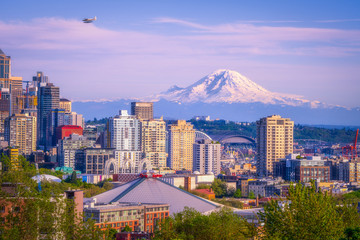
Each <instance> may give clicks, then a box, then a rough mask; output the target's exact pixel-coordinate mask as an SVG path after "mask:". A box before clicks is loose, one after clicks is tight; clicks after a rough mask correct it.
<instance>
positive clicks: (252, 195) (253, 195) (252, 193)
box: [249, 191, 256, 199]
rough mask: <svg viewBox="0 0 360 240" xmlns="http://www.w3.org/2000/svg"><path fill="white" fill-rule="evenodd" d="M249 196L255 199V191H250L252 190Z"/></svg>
mask: <svg viewBox="0 0 360 240" xmlns="http://www.w3.org/2000/svg"><path fill="white" fill-rule="evenodd" d="M249 198H250V199H255V198H256V197H255V194H254V192H253V191H250V192H249Z"/></svg>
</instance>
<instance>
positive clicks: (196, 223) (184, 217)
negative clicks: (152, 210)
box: [154, 208, 254, 240]
mask: <svg viewBox="0 0 360 240" xmlns="http://www.w3.org/2000/svg"><path fill="white" fill-rule="evenodd" d="M253 236H254V227H253V226H252V225H251V224H249V223H248V222H247V221H246V220H244V219H243V218H241V217H239V216H238V215H236V214H234V213H233V212H232V211H231V210H230V209H227V208H223V209H221V210H220V211H218V212H212V213H210V214H209V215H203V214H201V213H199V212H197V211H195V210H194V209H190V208H186V209H185V210H184V211H182V212H179V213H177V214H175V215H174V216H172V217H170V218H168V219H166V220H163V221H162V222H160V225H159V228H158V230H156V231H155V234H154V239H157V240H168V239H184V240H190V239H197V240H217V239H222V240H230V239H231V240H242V239H249V238H251V237H253Z"/></svg>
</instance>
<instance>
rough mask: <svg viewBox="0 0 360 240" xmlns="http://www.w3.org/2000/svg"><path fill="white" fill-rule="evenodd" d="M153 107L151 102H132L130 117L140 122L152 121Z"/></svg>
mask: <svg viewBox="0 0 360 240" xmlns="http://www.w3.org/2000/svg"><path fill="white" fill-rule="evenodd" d="M153 105H154V103H152V102H132V103H131V115H135V116H136V118H138V119H142V120H152V119H153V118H154V109H153Z"/></svg>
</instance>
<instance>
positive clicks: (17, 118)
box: [5, 114, 36, 155]
mask: <svg viewBox="0 0 360 240" xmlns="http://www.w3.org/2000/svg"><path fill="white" fill-rule="evenodd" d="M5 141H8V143H9V146H14V147H16V148H18V149H19V152H20V153H21V154H24V155H30V154H31V152H33V151H36V118H35V117H33V116H28V115H25V114H14V115H12V116H11V117H9V118H7V119H6V120H5Z"/></svg>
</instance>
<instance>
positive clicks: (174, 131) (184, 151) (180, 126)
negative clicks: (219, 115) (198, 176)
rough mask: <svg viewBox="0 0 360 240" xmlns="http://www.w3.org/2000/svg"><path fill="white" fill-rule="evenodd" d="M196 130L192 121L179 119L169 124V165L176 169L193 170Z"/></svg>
mask: <svg viewBox="0 0 360 240" xmlns="http://www.w3.org/2000/svg"><path fill="white" fill-rule="evenodd" d="M194 142H195V130H194V126H193V125H192V124H191V123H187V122H186V121H185V120H178V121H177V123H176V124H171V125H169V156H168V167H170V168H172V169H176V170H182V169H185V170H190V171H192V170H193V144H194Z"/></svg>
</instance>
